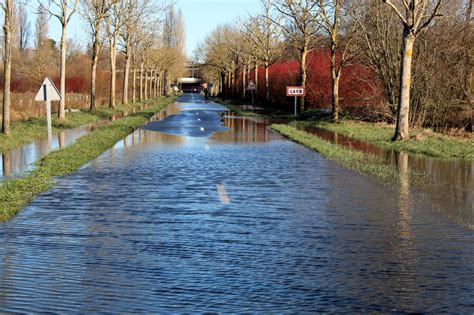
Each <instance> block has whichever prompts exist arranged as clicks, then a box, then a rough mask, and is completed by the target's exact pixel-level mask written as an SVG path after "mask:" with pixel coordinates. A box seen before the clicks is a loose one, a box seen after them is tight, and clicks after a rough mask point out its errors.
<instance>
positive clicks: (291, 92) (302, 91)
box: [286, 86, 306, 116]
mask: <svg viewBox="0 0 474 315" xmlns="http://www.w3.org/2000/svg"><path fill="white" fill-rule="evenodd" d="M286 96H294V97H295V116H296V115H297V114H298V112H297V108H298V107H297V105H298V96H302V97H304V96H306V88H305V87H304V86H287V87H286Z"/></svg>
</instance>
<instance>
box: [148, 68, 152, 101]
mask: <svg viewBox="0 0 474 315" xmlns="http://www.w3.org/2000/svg"><path fill="white" fill-rule="evenodd" d="M149 91H150V98H153V70H150V88H149Z"/></svg>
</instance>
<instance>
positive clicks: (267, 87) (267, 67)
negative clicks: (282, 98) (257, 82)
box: [265, 62, 270, 102]
mask: <svg viewBox="0 0 474 315" xmlns="http://www.w3.org/2000/svg"><path fill="white" fill-rule="evenodd" d="M269 68H270V66H269V65H268V62H265V100H266V101H267V102H268V101H270V81H269V76H268V70H269Z"/></svg>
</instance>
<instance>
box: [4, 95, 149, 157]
mask: <svg viewBox="0 0 474 315" xmlns="http://www.w3.org/2000/svg"><path fill="white" fill-rule="evenodd" d="M144 104H146V103H143V102H142V103H131V104H129V105H121V106H118V107H116V108H97V109H95V110H93V111H89V110H85V111H81V112H75V113H66V120H65V121H59V120H58V119H57V118H56V117H54V118H53V121H52V124H53V132H58V131H59V130H62V129H71V128H77V127H79V126H82V125H86V124H90V123H96V122H98V121H99V120H101V119H105V118H109V117H111V116H113V115H117V114H120V113H124V112H127V111H132V110H133V109H136V108H138V107H139V106H143V105H144ZM11 128H12V129H11V134H10V135H9V136H6V135H4V134H0V153H5V152H8V151H11V150H12V149H14V148H17V147H19V146H22V145H24V144H27V143H30V142H32V141H34V140H36V139H41V138H45V137H47V129H46V118H45V117H44V118H30V119H28V120H23V121H17V122H14V123H12V127H11Z"/></svg>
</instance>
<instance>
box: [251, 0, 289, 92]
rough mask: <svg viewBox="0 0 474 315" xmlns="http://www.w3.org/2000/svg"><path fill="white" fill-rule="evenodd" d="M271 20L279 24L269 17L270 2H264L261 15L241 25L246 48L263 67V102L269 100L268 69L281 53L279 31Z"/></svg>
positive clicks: (274, 18)
mask: <svg viewBox="0 0 474 315" xmlns="http://www.w3.org/2000/svg"><path fill="white" fill-rule="evenodd" d="M272 19H273V20H275V21H278V23H281V21H280V20H279V19H278V17H272V16H271V5H270V2H269V1H264V3H263V12H262V14H261V15H260V16H258V17H254V18H250V20H249V22H248V23H245V24H243V26H244V28H245V31H246V33H247V34H248V38H249V41H250V45H248V47H247V48H248V49H250V50H251V54H253V55H255V59H256V60H259V61H260V62H261V63H262V64H263V66H264V71H265V100H267V101H268V100H270V87H269V85H270V82H269V73H268V72H269V67H270V66H271V65H272V64H273V63H275V62H276V61H277V60H278V58H279V57H280V56H281V53H282V45H281V44H282V43H281V35H282V33H281V29H280V28H279V27H278V25H277V24H276V23H273V22H272ZM256 63H258V62H256ZM256 69H257V68H256Z"/></svg>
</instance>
